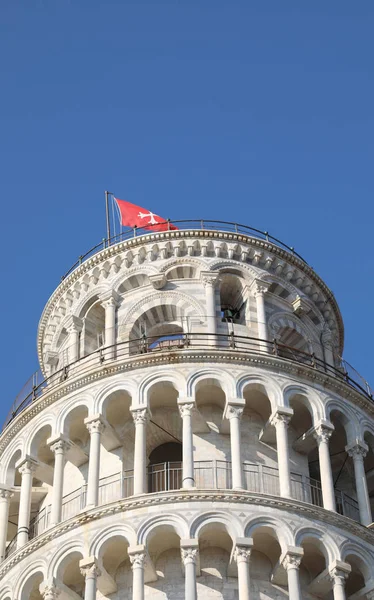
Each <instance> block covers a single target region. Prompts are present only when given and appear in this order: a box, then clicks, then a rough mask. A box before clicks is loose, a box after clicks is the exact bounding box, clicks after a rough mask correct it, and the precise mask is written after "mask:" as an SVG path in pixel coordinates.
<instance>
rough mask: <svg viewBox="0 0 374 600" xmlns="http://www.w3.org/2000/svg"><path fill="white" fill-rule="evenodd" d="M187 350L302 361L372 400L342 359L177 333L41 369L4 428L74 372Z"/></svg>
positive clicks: (254, 341)
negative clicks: (53, 368) (334, 361)
mask: <svg viewBox="0 0 374 600" xmlns="http://www.w3.org/2000/svg"><path fill="white" fill-rule="evenodd" d="M186 351H191V352H193V351H198V352H201V351H203V352H214V351H220V352H235V353H244V354H248V355H264V356H269V357H270V356H272V357H278V358H281V359H282V360H285V361H287V362H293V363H299V364H302V365H303V366H306V367H309V368H311V369H313V370H317V371H319V372H322V373H325V374H326V375H330V376H332V377H334V378H336V379H338V380H339V381H341V382H342V383H346V384H347V385H349V386H350V387H352V388H354V389H355V390H356V391H358V392H360V393H361V394H363V395H364V396H366V398H368V399H369V400H371V401H372V400H373V394H374V392H373V389H372V388H371V387H370V385H369V384H368V382H367V381H366V380H365V379H364V378H363V377H361V375H359V373H358V372H357V371H356V370H355V369H354V368H353V367H351V365H349V363H347V362H346V361H344V360H343V359H342V358H339V359H337V361H338V366H333V365H331V364H329V363H327V362H325V361H323V360H321V359H320V358H318V357H317V356H316V355H315V354H313V353H312V354H310V353H307V352H304V351H303V350H299V349H297V348H293V347H291V346H286V345H284V344H280V343H279V342H277V340H276V339H274V340H272V341H268V340H261V339H258V338H254V337H247V336H241V335H234V334H233V333H231V334H208V333H178V334H171V335H168V336H167V339H165V338H164V337H163V338H162V339H160V338H159V337H142V338H139V339H133V340H130V341H126V342H120V343H118V344H115V345H114V346H107V347H103V348H99V349H98V350H95V351H94V352H92V353H91V354H88V355H87V356H84V357H82V358H80V359H78V360H77V361H75V362H74V363H71V364H69V365H67V366H65V367H63V368H62V369H60V370H58V371H56V372H55V373H53V374H52V375H50V376H49V377H47V378H45V379H43V377H42V375H41V373H40V372H39V371H38V372H36V373H34V375H33V376H32V377H31V378H30V379H29V380H28V382H27V383H26V384H25V386H24V387H23V389H22V390H21V392H20V393H19V394H18V396H17V398H16V400H15V401H14V403H13V405H12V408H11V410H10V411H9V413H8V416H7V419H6V421H5V424H4V427H3V429H4V428H5V427H6V426H7V425H8V424H9V423H10V422H11V421H12V420H13V419H14V418H15V417H16V416H17V415H18V414H19V413H20V412H22V410H24V409H25V408H26V407H27V406H29V405H30V404H32V403H33V402H35V401H36V400H38V399H39V398H40V397H41V396H42V395H43V394H45V393H47V392H50V391H51V390H52V389H53V388H54V387H56V386H58V385H59V384H61V383H63V382H64V381H66V380H67V379H68V378H69V377H70V376H72V375H77V374H79V373H81V372H84V371H87V370H90V369H92V368H95V367H97V368H100V367H101V366H102V365H104V364H107V363H108V364H109V363H111V362H113V361H122V360H128V359H133V358H139V356H140V355H145V354H158V353H159V354H162V353H165V354H166V355H168V354H169V355H170V354H173V356H174V358H175V357H176V356H177V355H178V353H183V352H186Z"/></svg>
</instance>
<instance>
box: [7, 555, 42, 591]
mask: <svg viewBox="0 0 374 600" xmlns="http://www.w3.org/2000/svg"><path fill="white" fill-rule="evenodd" d="M38 573H41V575H42V577H43V579H45V578H46V577H47V561H46V560H45V559H44V558H38V559H37V560H35V561H33V562H32V563H31V564H30V565H25V566H24V568H23V570H22V573H21V575H20V576H19V578H18V580H17V581H16V584H15V585H14V588H13V589H14V592H13V594H14V595H13V597H14V598H17V599H19V600H28V597H25V596H24V591H26V593H27V590H25V586H27V584H28V583H29V580H30V579H32V578H33V576H34V575H37V574H38ZM30 583H31V582H30Z"/></svg>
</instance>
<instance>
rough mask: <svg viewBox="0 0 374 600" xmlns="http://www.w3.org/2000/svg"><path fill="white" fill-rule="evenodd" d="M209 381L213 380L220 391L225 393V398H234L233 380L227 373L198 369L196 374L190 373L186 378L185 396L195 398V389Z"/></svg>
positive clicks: (234, 387)
mask: <svg viewBox="0 0 374 600" xmlns="http://www.w3.org/2000/svg"><path fill="white" fill-rule="evenodd" d="M209 379H214V380H215V381H216V382H217V383H218V385H219V387H221V389H222V391H223V392H224V393H225V395H226V398H228V397H230V398H233V397H236V393H235V389H236V385H235V379H234V377H233V376H232V375H231V374H230V373H227V371H225V370H223V369H221V370H218V369H199V371H198V372H197V373H192V374H191V375H189V377H188V378H187V396H192V397H195V394H196V391H197V389H198V388H199V387H200V385H201V384H202V383H203V382H204V381H205V380H209Z"/></svg>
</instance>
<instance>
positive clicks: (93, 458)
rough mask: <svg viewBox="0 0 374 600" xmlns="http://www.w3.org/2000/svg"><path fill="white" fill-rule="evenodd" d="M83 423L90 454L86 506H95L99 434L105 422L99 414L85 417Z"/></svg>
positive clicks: (99, 445)
mask: <svg viewBox="0 0 374 600" xmlns="http://www.w3.org/2000/svg"><path fill="white" fill-rule="evenodd" d="M84 422H85V425H86V427H87V429H88V431H89V432H90V437H91V440H90V455H89V459H88V480H87V498H86V507H92V506H97V504H98V501H99V480H100V450H101V434H102V433H103V431H104V429H105V424H104V422H103V421H102V418H101V416H97V415H95V416H94V417H87V418H86V419H85V420H84Z"/></svg>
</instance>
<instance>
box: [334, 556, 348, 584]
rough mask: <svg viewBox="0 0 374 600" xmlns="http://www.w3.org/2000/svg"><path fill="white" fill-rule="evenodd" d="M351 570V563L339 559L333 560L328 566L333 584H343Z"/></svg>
mask: <svg viewBox="0 0 374 600" xmlns="http://www.w3.org/2000/svg"><path fill="white" fill-rule="evenodd" d="M351 571H352V567H351V565H350V564H348V563H346V562H343V561H341V560H334V562H333V563H332V565H330V567H329V575H330V578H331V580H332V581H333V582H334V584H335V583H338V584H341V585H344V582H345V580H346V579H347V577H348V575H349V574H350V572H351Z"/></svg>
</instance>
